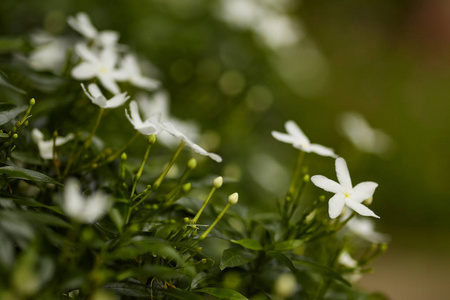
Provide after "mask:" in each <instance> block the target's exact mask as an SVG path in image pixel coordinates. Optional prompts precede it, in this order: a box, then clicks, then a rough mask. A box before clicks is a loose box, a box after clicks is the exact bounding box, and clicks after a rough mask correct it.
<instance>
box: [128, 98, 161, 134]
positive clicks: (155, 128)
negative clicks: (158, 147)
mask: <svg viewBox="0 0 450 300" xmlns="http://www.w3.org/2000/svg"><path fill="white" fill-rule="evenodd" d="M125 115H126V116H127V118H128V120H129V121H130V123H131V124H132V125H133V126H134V129H136V130H138V131H139V132H140V133H142V134H145V135H151V134H159V133H160V132H161V131H162V130H163V128H162V126H161V122H160V114H159V113H155V114H152V115H150V116H149V117H148V118H146V120H145V121H142V119H141V116H140V115H139V107H138V104H137V102H136V101H134V100H133V101H131V102H130V112H129V113H128V110H125Z"/></svg>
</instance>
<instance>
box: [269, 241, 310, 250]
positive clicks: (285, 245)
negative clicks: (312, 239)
mask: <svg viewBox="0 0 450 300" xmlns="http://www.w3.org/2000/svg"><path fill="white" fill-rule="evenodd" d="M301 245H303V240H288V241H281V242H276V243H274V244H272V245H271V246H270V248H269V249H270V250H275V251H287V250H292V249H295V248H298V247H300V246H301Z"/></svg>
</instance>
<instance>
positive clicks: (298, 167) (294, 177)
mask: <svg viewBox="0 0 450 300" xmlns="http://www.w3.org/2000/svg"><path fill="white" fill-rule="evenodd" d="M304 157H305V152H303V151H301V150H300V152H299V154H298V158H297V163H296V164H295V168H294V172H293V173H292V178H291V183H290V184H289V190H288V192H287V195H286V201H290V200H292V197H293V196H294V194H295V190H296V188H295V183H296V182H297V179H298V177H299V176H300V172H301V166H302V162H303V158H304Z"/></svg>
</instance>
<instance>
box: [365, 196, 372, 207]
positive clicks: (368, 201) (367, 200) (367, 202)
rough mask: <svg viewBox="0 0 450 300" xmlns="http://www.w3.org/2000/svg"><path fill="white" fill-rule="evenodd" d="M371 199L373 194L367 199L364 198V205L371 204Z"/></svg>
mask: <svg viewBox="0 0 450 300" xmlns="http://www.w3.org/2000/svg"><path fill="white" fill-rule="evenodd" d="M372 201H373V196H372V197H370V198H369V199H366V200H364V201H363V204H364V205H366V206H369V205H370V204H372Z"/></svg>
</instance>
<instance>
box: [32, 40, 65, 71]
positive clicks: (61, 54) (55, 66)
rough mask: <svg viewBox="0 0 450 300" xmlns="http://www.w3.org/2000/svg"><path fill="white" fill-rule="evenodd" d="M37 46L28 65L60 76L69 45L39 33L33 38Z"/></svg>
mask: <svg viewBox="0 0 450 300" xmlns="http://www.w3.org/2000/svg"><path fill="white" fill-rule="evenodd" d="M31 41H32V43H33V45H34V46H35V47H34V49H33V51H31V53H30V56H29V57H28V60H27V61H28V64H29V66H30V67H31V68H33V69H34V70H37V71H51V72H53V73H55V74H60V73H61V71H62V69H63V67H64V64H65V62H66V56H67V50H68V48H69V43H68V42H67V41H66V40H65V39H62V38H56V37H53V36H51V35H50V34H48V33H46V32H38V33H35V34H33V35H32V36H31Z"/></svg>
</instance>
